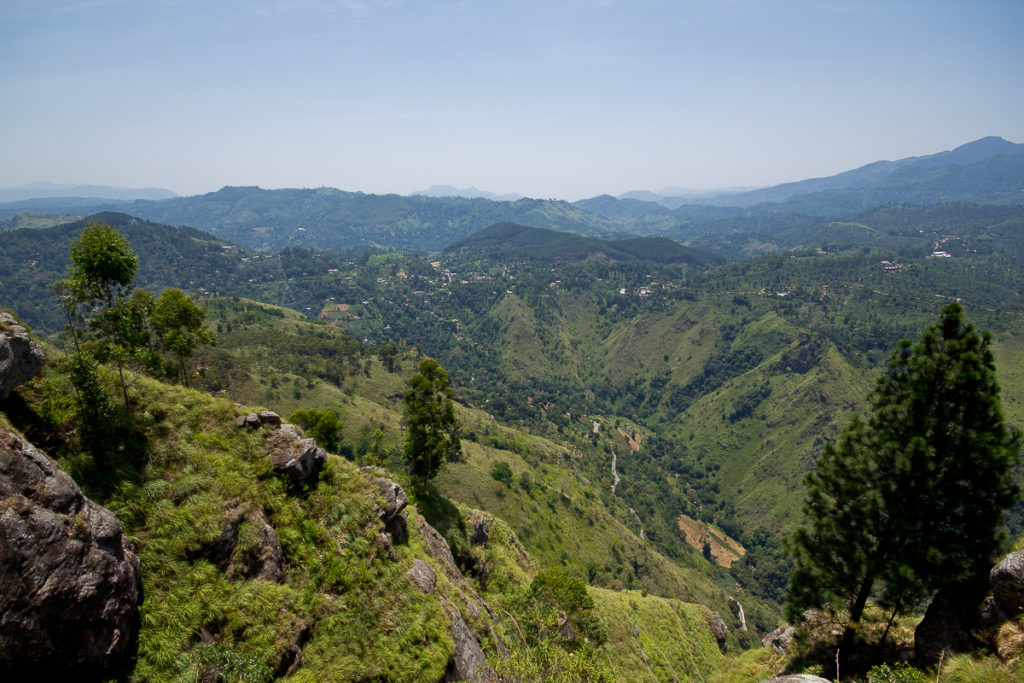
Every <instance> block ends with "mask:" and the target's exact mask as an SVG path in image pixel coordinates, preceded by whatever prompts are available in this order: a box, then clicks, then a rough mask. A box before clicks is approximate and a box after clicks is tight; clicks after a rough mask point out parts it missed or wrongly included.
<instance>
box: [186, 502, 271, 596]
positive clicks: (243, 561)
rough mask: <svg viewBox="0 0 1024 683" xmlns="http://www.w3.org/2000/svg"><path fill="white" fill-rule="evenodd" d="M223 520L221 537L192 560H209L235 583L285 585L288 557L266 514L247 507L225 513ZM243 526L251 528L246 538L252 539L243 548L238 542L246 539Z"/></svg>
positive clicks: (239, 507) (196, 553)
mask: <svg viewBox="0 0 1024 683" xmlns="http://www.w3.org/2000/svg"><path fill="white" fill-rule="evenodd" d="M222 520H223V526H222V527H221V532H220V535H219V536H218V537H217V538H216V539H215V540H214V541H212V542H211V543H208V544H206V545H204V546H203V547H202V548H200V549H199V550H198V551H196V552H195V553H193V554H192V559H199V558H202V559H205V560H208V561H210V562H211V563H213V564H215V565H217V567H219V568H220V570H221V571H223V572H224V573H225V574H227V575H228V576H229V577H231V578H234V579H263V580H265V581H273V582H275V583H282V582H283V581H284V568H283V567H284V553H283V552H282V551H281V543H280V542H279V541H278V539H277V532H275V531H274V528H273V527H272V526H270V522H269V521H268V520H267V517H266V515H265V514H264V513H263V511H262V510H253V509H252V508H251V507H250V506H248V505H245V504H242V505H236V506H233V507H229V508H228V509H227V510H225V511H224V512H223V513H222ZM243 526H247V527H248V528H249V533H246V534H244V537H245V538H249V539H251V543H250V544H249V546H248V547H245V548H239V547H238V539H239V537H241V536H243V534H241V530H242V527H243Z"/></svg>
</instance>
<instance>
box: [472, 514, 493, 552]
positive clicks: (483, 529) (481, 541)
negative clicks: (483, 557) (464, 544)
mask: <svg viewBox="0 0 1024 683" xmlns="http://www.w3.org/2000/svg"><path fill="white" fill-rule="evenodd" d="M493 523H494V517H492V516H491V515H488V514H486V513H483V512H475V513H473V516H472V517H470V518H469V525H470V527H472V529H473V533H472V535H471V536H470V538H469V540H470V542H471V543H473V544H474V545H487V541H488V540H490V537H491V532H490V526H491V524H493Z"/></svg>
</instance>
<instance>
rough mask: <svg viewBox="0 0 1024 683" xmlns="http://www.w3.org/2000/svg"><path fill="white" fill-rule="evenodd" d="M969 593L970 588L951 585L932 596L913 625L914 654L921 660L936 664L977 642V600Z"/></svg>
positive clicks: (968, 648)
mask: <svg viewBox="0 0 1024 683" xmlns="http://www.w3.org/2000/svg"><path fill="white" fill-rule="evenodd" d="M965 595H966V596H970V595H971V591H970V590H965V589H964V588H963V587H960V586H952V587H950V588H946V589H943V590H940V591H939V592H938V593H937V594H936V595H935V597H934V598H933V599H932V601H931V604H929V605H928V609H927V610H926V611H925V613H924V617H923V618H922V619H921V623H919V624H918V625H917V628H916V629H914V657H915V658H916V659H917V661H918V663H920V664H922V665H925V666H934V665H935V664H937V663H938V662H939V660H940V659H942V658H943V657H945V656H949V655H952V654H956V653H959V652H970V651H971V650H972V649H974V647H975V646H976V645H977V642H976V641H975V639H974V637H973V636H972V635H971V634H972V632H973V631H974V630H975V629H976V628H977V625H978V620H979V609H978V606H977V605H978V602H977V600H971V599H970V598H969V597H967V599H965Z"/></svg>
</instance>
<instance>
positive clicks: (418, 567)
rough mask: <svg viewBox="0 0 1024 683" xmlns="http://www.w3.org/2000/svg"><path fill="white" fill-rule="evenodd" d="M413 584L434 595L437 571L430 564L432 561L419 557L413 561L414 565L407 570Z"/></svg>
mask: <svg viewBox="0 0 1024 683" xmlns="http://www.w3.org/2000/svg"><path fill="white" fill-rule="evenodd" d="M405 573H406V575H407V576H408V577H409V579H410V580H411V581H412V582H413V584H414V585H415V586H416V587H417V588H419V589H420V590H421V591H423V592H424V593H426V594H427V595H433V594H434V591H435V590H436V589H437V572H435V571H434V568H433V567H431V566H430V563H429V562H427V561H425V560H421V559H419V558H418V557H417V558H416V559H415V560H413V561H412V566H411V567H409V570H408V571H406V572H405Z"/></svg>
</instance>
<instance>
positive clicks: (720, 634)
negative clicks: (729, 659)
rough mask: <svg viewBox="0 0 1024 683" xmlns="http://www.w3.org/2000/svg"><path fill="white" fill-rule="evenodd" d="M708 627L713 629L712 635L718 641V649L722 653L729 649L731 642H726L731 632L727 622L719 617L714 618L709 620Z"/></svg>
mask: <svg viewBox="0 0 1024 683" xmlns="http://www.w3.org/2000/svg"><path fill="white" fill-rule="evenodd" d="M708 628H709V629H711V635H713V636H714V637H715V640H716V641H718V649H719V650H721V651H722V653H723V654H724V653H726V652H728V651H729V643H727V642H726V640H725V637H726V635H728V633H729V627H728V626H726V625H725V622H724V621H722V620H721V619H719V618H716V619H712V620H711V621H709V622H708Z"/></svg>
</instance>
